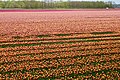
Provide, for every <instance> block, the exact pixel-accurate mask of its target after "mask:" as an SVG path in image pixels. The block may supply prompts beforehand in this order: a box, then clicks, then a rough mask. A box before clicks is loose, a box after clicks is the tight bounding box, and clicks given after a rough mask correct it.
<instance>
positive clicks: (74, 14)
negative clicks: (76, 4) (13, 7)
mask: <svg viewBox="0 0 120 80" xmlns="http://www.w3.org/2000/svg"><path fill="white" fill-rule="evenodd" d="M1 79H7V80H9V79H10V80H23V79H25V80H53V79H58V80H74V79H76V80H120V10H73V11H71V10H70V11H59V10H58V11H44V12H42V11H41V12H40V11H37V12H34V11H33V12H32V11H30V12H25V11H24V12H19V11H18V12H12V11H11V12H10V11H8V12H7V11H5V12H3V11H2V12H0V80H1Z"/></svg>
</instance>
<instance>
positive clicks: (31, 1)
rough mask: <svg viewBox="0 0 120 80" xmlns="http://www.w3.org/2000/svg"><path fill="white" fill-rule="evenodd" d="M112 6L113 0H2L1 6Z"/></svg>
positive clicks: (26, 7)
mask: <svg viewBox="0 0 120 80" xmlns="http://www.w3.org/2000/svg"><path fill="white" fill-rule="evenodd" d="M106 7H109V8H112V7H113V6H112V2H106V3H105V2H103V1H97V2H94V1H91V2H90V1H66V2H63V1H57V2H53V1H51V2H49V1H35V0H29V1H28V0H22V1H15V0H8V1H0V8H23V9H37V8H40V9H42V8H43V9H44V8H47V9H48V8H53V9H55V8H106Z"/></svg>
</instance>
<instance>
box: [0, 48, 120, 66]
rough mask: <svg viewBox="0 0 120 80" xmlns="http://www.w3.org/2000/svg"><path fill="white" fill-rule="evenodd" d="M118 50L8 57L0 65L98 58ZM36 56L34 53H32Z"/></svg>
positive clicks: (119, 50)
mask: <svg viewBox="0 0 120 80" xmlns="http://www.w3.org/2000/svg"><path fill="white" fill-rule="evenodd" d="M119 53H120V48H113V49H100V50H90V51H71V52H58V53H54V54H38V55H26V56H25V55H23V56H9V57H1V58H0V64H6V63H10V64H12V63H19V62H24V61H38V60H39V61H41V60H51V59H58V58H69V57H71V58H74V57H79V56H92V55H96V56H100V55H110V54H119ZM34 54H36V53H34ZM119 58H120V57H119Z"/></svg>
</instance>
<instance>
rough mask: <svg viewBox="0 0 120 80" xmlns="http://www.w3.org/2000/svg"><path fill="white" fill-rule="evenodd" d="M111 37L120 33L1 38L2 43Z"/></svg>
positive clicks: (119, 35)
mask: <svg viewBox="0 0 120 80" xmlns="http://www.w3.org/2000/svg"><path fill="white" fill-rule="evenodd" d="M106 37H107V38H109V37H113V38H114V37H120V34H114V35H113V34H112V35H91V34H87V35H86V34H85V35H77V36H75V35H73V36H62V37H57V36H52V37H45V38H44V37H43V38H39V37H36V38H25V39H19V38H18V39H14V38H13V39H10V40H9V39H8V40H7V39H6V40H5V39H4V40H0V43H10V42H34V41H42V40H47V41H50V40H70V39H89V38H106Z"/></svg>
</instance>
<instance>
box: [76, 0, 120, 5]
mask: <svg viewBox="0 0 120 80" xmlns="http://www.w3.org/2000/svg"><path fill="white" fill-rule="evenodd" d="M77 1H104V2H107V1H112V2H115V3H116V4H120V0H77Z"/></svg>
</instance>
